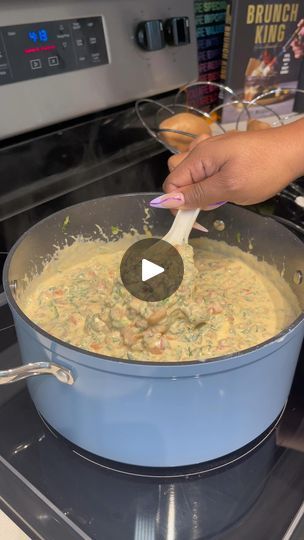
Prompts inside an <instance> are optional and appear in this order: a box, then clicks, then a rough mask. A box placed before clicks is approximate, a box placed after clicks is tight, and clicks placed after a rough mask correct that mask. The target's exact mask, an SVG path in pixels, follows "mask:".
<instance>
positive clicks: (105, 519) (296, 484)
mask: <svg viewBox="0 0 304 540" xmlns="http://www.w3.org/2000/svg"><path fill="white" fill-rule="evenodd" d="M6 310H7V308H1V310H0V322H1V320H3V319H1V314H3V313H4V311H6ZM2 327H3V326H2ZM0 338H1V340H0V341H1V352H0V369H3V368H7V367H9V365H16V364H17V363H18V362H19V358H18V354H19V352H18V346H17V344H16V341H15V340H16V338H15V334H14V329H13V328H10V329H7V330H3V331H0ZM290 407H291V409H290ZM290 407H288V408H287V411H286V412H285V414H284V417H283V421H281V423H280V426H283V425H284V422H285V419H286V418H288V415H290V414H292V410H293V413H294V410H295V409H296V408H297V405H295V404H294V403H293V404H292V405H291V406H290ZM293 418H294V417H293ZM289 427H290V430H291V435H292V436H295V432H294V431H295V430H297V428H298V424H297V423H296V422H291V423H290V426H289ZM279 429H281V428H279ZM0 433H1V437H0V479H1V482H0V495H1V496H2V497H3V499H4V500H5V501H6V503H7V504H8V505H10V506H11V507H12V508H13V509H14V511H15V512H17V513H19V514H20V515H21V516H22V517H23V519H24V522H25V523H26V525H27V527H28V528H29V529H30V530H31V535H32V536H31V537H32V538H36V537H38V536H37V535H38V534H40V536H42V537H43V538H45V539H46V540H49V539H50V540H57V539H58V540H62V539H63V538H64V540H69V539H70V538H71V539H74V538H75V539H76V538H87V539H90V538H91V539H96V540H99V539H102V540H117V539H120V538H121V539H123V540H131V539H132V540H168V539H170V540H205V539H206V540H207V539H218V540H236V539H237V540H243V539H244V540H245V539H246V540H257V539H258V540H270V539H271V540H281V538H282V536H283V535H284V533H285V531H286V530H287V529H288V527H289V525H290V522H291V521H292V519H293V517H294V516H295V514H296V512H297V511H298V509H299V507H300V505H301V502H302V500H303V495H304V478H303V470H304V453H302V452H300V451H297V450H292V449H286V448H284V446H283V444H285V442H286V441H288V440H290V436H287V435H286V432H285V442H284V437H283V436H282V433H281V436H280V437H279V443H280V444H278V440H277V439H278V437H277V435H278V433H280V431H278V429H275V430H273V431H271V432H270V434H269V435H268V436H267V437H265V440H264V441H263V442H262V443H261V444H260V445H259V446H258V447H257V448H256V449H255V450H254V451H252V452H249V453H248V454H247V455H246V456H244V457H243V458H241V459H236V461H235V462H233V463H230V464H228V465H225V464H224V462H223V460H222V461H219V462H218V464H219V465H220V468H218V469H217V468H216V467H214V465H216V464H217V462H213V464H212V465H213V466H212V467H211V468H212V469H213V470H209V471H208V470H206V469H207V467H206V466H201V467H200V466H198V467H192V468H190V469H188V468H187V469H185V470H184V471H180V470H179V471H178V473H179V474H176V471H173V473H174V472H175V474H172V471H171V472H170V471H165V474H164V475H162V474H161V471H160V470H158V471H157V474H155V471H152V474H151V471H150V470H148V471H146V472H147V475H145V473H144V471H142V470H140V469H137V468H136V467H131V468H130V467H129V468H128V467H124V466H118V465H117V464H113V463H112V462H107V461H105V460H100V459H99V458H95V457H94V456H92V455H89V454H87V453H85V452H83V451H81V450H80V449H76V448H74V447H72V446H71V445H70V444H69V443H67V442H66V441H65V440H63V439H62V438H61V437H58V436H56V434H53V433H52V432H51V431H50V430H49V429H48V427H47V426H46V425H45V423H44V422H43V421H42V419H41V418H40V417H39V415H38V413H37V412H36V410H35V408H34V405H33V403H32V401H31V399H30V397H29V394H28V392H27V390H26V387H25V385H24V384H22V383H21V384H20V383H19V385H18V387H17V386H15V385H10V386H2V387H1V392H0ZM257 442H261V441H257ZM248 450H249V448H248ZM236 457H240V456H238V455H237V456H236ZM230 458H231V456H230ZM94 461H96V462H97V464H96V463H95V462H94ZM229 461H233V460H232V459H230V460H229ZM209 465H210V464H209ZM209 468H210V466H209ZM136 472H138V475H137V474H134V473H136ZM153 472H154V474H153ZM141 475H142V476H141ZM274 516H275V519H274ZM21 524H22V523H21Z"/></svg>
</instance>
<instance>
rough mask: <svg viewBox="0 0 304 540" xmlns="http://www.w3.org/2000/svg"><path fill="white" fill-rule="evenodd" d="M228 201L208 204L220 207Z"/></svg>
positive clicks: (210, 206) (212, 206) (211, 206)
mask: <svg viewBox="0 0 304 540" xmlns="http://www.w3.org/2000/svg"><path fill="white" fill-rule="evenodd" d="M226 202H227V201H219V202H216V203H214V204H208V208H218V207H219V206H223V204H226Z"/></svg>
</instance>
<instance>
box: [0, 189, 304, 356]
mask: <svg viewBox="0 0 304 540" xmlns="http://www.w3.org/2000/svg"><path fill="white" fill-rule="evenodd" d="M158 193H159V192H136V193H119V194H116V195H108V196H105V197H97V198H94V199H89V200H87V201H83V202H81V203H77V204H73V205H70V206H67V207H66V208H62V209H61V210H58V211H57V212H54V213H53V214H51V215H50V216H47V217H46V218H43V219H41V220H40V221H38V222H37V223H35V224H34V225H33V226H32V227H30V228H29V229H28V230H27V231H25V232H24V233H23V234H22V235H21V236H20V238H18V240H17V241H16V242H15V244H14V245H13V246H12V248H11V249H10V251H9V253H8V256H7V258H6V260H5V263H4V268H3V289H4V292H5V295H6V297H7V300H8V304H9V306H11V307H12V308H13V309H14V310H15V311H16V312H17V314H18V315H19V316H20V317H21V318H22V319H23V320H24V321H25V322H26V323H27V324H28V325H29V326H30V327H31V328H32V329H33V330H35V331H36V332H37V333H38V334H42V335H43V336H44V337H46V338H47V339H50V340H52V341H55V342H56V343H58V344H59V345H61V346H63V347H66V348H67V349H70V350H72V351H76V352H77V353H81V354H86V355H89V356H90V357H92V358H98V359H101V360H106V361H108V362H115V363H116V362H118V363H124V364H130V365H141V366H145V365H146V366H155V365H156V366H160V367H162V366H163V367H170V366H175V367H177V366H191V365H196V366H197V365H201V364H207V363H208V364H209V363H211V362H212V363H215V364H216V365H218V364H219V363H223V362H227V361H228V360H230V359H231V358H236V357H237V358H241V357H245V356H247V355H248V354H249V353H253V352H255V351H259V350H261V349H263V348H264V347H265V346H267V345H271V344H273V343H274V342H276V341H277V342H278V343H280V342H282V341H283V340H284V339H285V337H286V336H287V335H288V334H289V333H290V332H291V331H293V330H294V329H295V328H296V327H297V326H298V325H299V324H300V323H301V322H302V321H303V320H304V311H302V312H301V313H300V315H299V316H298V317H297V318H296V319H295V320H294V321H293V322H292V323H291V324H290V325H289V326H288V327H287V328H285V329H283V330H281V332H279V333H278V334H276V335H275V336H273V337H272V338H269V339H267V340H266V341H263V342H261V343H259V344H258V345H255V346H254V347H249V348H248V349H244V350H241V351H238V352H235V353H230V354H226V355H223V356H215V357H212V358H207V359H205V360H191V361H189V360H184V361H176V362H170V361H168V362H153V361H146V360H129V359H125V358H117V357H114V356H107V355H105V354H99V353H94V352H92V351H88V350H86V349H81V348H80V347H76V346H75V345H72V344H71V343H68V342H66V341H62V340H61V339H58V338H57V337H55V336H52V335H51V334H49V333H48V332H46V331H45V330H44V329H43V328H41V327H40V326H38V325H37V324H36V323H34V322H33V321H32V320H31V319H30V318H29V317H28V316H27V315H26V314H25V313H24V312H23V311H22V309H21V308H20V307H19V306H18V304H17V302H16V300H15V298H14V296H13V294H12V291H11V287H10V285H9V281H8V272H9V267H10V262H11V259H12V257H13V255H14V253H15V251H16V250H17V248H18V247H19V245H20V244H21V243H22V242H23V240H24V238H25V237H26V236H28V235H29V234H30V233H31V232H32V231H33V230H34V229H35V228H38V227H39V226H40V225H41V224H42V223H44V222H46V221H49V220H51V219H53V218H54V217H55V216H57V215H59V214H61V213H65V214H66V212H68V211H69V209H70V208H76V207H81V206H83V205H85V204H87V203H94V202H97V201H99V200H100V199H112V198H115V199H117V198H127V197H134V196H139V195H141V196H148V197H150V196H151V198H152V197H154V196H155V194H158ZM227 204H228V205H229V206H230V203H227ZM231 206H233V205H232V204H231ZM242 210H244V211H247V212H250V210H248V209H246V208H244V207H242ZM256 215H257V216H258V218H259V219H263V220H264V221H268V220H269V219H270V218H268V217H266V216H261V215H260V214H256ZM276 225H277V226H279V227H281V228H283V229H284V230H286V231H288V233H290V234H292V235H293V236H294V237H295V238H297V237H296V235H294V234H293V233H292V232H291V231H289V230H288V229H287V227H285V226H284V225H282V224H281V223H278V222H276ZM298 240H299V242H301V243H303V242H302V241H301V240H300V239H298Z"/></svg>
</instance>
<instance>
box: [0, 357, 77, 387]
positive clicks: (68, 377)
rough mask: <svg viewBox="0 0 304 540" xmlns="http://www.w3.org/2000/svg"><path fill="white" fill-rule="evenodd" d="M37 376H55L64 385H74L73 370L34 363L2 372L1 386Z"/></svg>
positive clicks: (49, 364)
mask: <svg viewBox="0 0 304 540" xmlns="http://www.w3.org/2000/svg"><path fill="white" fill-rule="evenodd" d="M36 375H53V376H54V377H56V379H57V380H58V381H59V382H61V383H63V384H69V385H71V384H74V382H75V377H74V375H73V374H72V372H71V370H70V369H68V368H66V367H63V366H60V365H59V364H56V363H54V362H32V363H30V364H25V365H24V366H20V367H17V368H13V369H6V370H4V371H0V385H1V384H10V383H14V382H18V381H22V380H23V379H27V378H28V377H35V376H36Z"/></svg>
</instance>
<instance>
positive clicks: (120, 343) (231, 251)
mask: <svg viewBox="0 0 304 540" xmlns="http://www.w3.org/2000/svg"><path fill="white" fill-rule="evenodd" d="M133 242H134V239H133ZM128 243H131V242H128ZM193 245H194V249H193V247H192V246H190V245H187V246H183V247H181V246H180V247H179V248H178V249H179V251H180V253H181V255H182V257H183V260H184V266H185V274H184V279H183V282H182V284H181V286H180V287H179V289H178V290H177V291H176V293H174V294H173V295H172V296H171V297H169V298H167V299H165V300H163V301H160V302H143V301H141V300H137V299H136V298H134V297H133V296H132V295H130V294H129V292H128V291H127V290H126V289H125V288H124V286H123V284H122V282H121V279H120V275H119V267H120V262H121V258H122V255H123V253H124V251H125V249H126V245H125V244H123V248H122V244H120V242H115V243H113V245H111V244H107V245H106V244H104V243H102V242H75V243H74V245H72V246H70V247H67V248H64V249H63V250H61V253H59V255H58V256H57V257H56V259H55V260H53V261H51V262H50V263H48V264H47V265H46V267H45V269H44V270H43V272H42V273H41V275H40V276H38V277H36V278H34V279H33V280H32V282H31V284H30V286H29V287H28V288H27V290H26V292H25V294H24V297H23V299H22V301H21V302H20V307H22V309H23V310H24V312H25V313H26V315H27V316H28V317H29V318H30V319H31V320H33V321H34V322H35V323H36V324H37V325H38V326H40V327H41V328H43V329H44V330H46V331H47V332H48V333H49V334H51V335H53V336H55V337H57V338H59V339H61V340H63V341H65V342H68V343H71V344H73V345H75V346H77V347H80V348H81V349H85V350H88V351H93V352H95V353H99V354H104V355H107V356H112V357H116V358H124V359H131V360H143V361H144V360H147V361H155V362H160V361H167V362H170V361H173V362H174V361H175V362H176V361H187V360H189V361H192V360H205V359H207V358H212V357H216V356H220V355H224V354H228V353H235V352H237V351H240V350H242V349H247V348H249V347H252V346H254V345H257V344H258V343H261V342H263V341H265V340H267V339H269V338H271V337H273V336H274V335H276V334H277V333H278V332H280V331H281V330H282V329H283V328H285V327H286V326H288V325H289V324H290V323H291V322H292V321H293V320H294V319H295V318H296V317H297V315H298V314H299V313H300V308H299V305H298V302H297V299H296V297H295V295H294V294H293V293H292V291H291V289H290V288H289V287H288V285H287V283H285V282H284V280H283V279H282V278H281V277H280V275H279V273H278V272H277V271H276V270H275V269H274V268H272V267H270V265H268V264H266V263H262V262H258V261H257V259H256V258H255V257H253V256H252V255H250V254H245V253H243V252H242V251H241V250H240V249H238V248H232V247H229V246H228V245H225V244H224V243H223V242H216V241H212V240H203V241H201V240H198V241H194V243H193Z"/></svg>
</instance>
